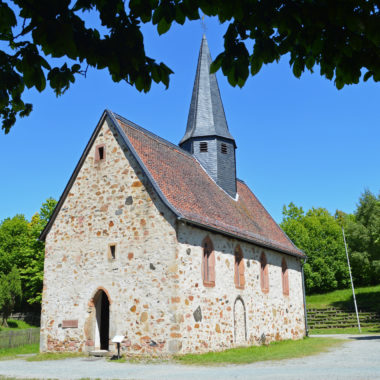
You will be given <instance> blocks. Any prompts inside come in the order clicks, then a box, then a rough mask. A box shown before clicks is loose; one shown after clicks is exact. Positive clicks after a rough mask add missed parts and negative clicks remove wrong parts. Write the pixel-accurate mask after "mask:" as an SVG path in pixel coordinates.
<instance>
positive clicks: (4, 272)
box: [0, 198, 56, 305]
mask: <svg viewBox="0 0 380 380" xmlns="http://www.w3.org/2000/svg"><path fill="white" fill-rule="evenodd" d="M55 204H56V201H55V200H54V199H52V198H49V199H47V200H46V202H45V203H43V204H42V207H41V210H40V213H36V214H34V215H33V217H32V219H31V221H30V222H29V221H28V220H27V219H25V217H24V215H16V216H14V217H13V218H7V219H5V220H3V221H2V222H1V223H0V275H1V276H8V275H9V274H10V273H12V271H13V268H16V269H17V273H18V275H19V277H20V281H21V289H22V297H23V298H22V299H23V301H24V302H26V303H27V304H29V305H35V304H39V303H40V302H41V294H42V281H43V270H44V243H43V242H42V241H40V240H38V237H39V236H40V233H41V231H42V230H43V228H44V227H45V225H46V223H47V222H48V219H49V218H50V215H51V213H52V212H53V210H54V207H55ZM1 292H2V290H1V289H0V297H1Z"/></svg>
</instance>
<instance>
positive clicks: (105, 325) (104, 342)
mask: <svg viewBox="0 0 380 380" xmlns="http://www.w3.org/2000/svg"><path fill="white" fill-rule="evenodd" d="M101 302H102V303H101V305H102V306H101V307H102V308H101V312H100V313H101V314H100V349H101V350H108V341H109V327H110V303H109V301H108V297H107V295H106V294H105V293H104V292H102V301H101Z"/></svg>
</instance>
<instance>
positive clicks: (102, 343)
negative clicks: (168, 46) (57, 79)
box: [40, 36, 306, 356]
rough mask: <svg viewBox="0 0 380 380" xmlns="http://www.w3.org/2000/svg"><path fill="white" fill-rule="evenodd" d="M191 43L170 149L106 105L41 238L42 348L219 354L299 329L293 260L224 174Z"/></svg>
mask: <svg viewBox="0 0 380 380" xmlns="http://www.w3.org/2000/svg"><path fill="white" fill-rule="evenodd" d="M211 62H212V60H211V55H210V51H209V48H208V44H207V39H206V37H205V36H204V37H203V38H202V42H201V47H200V52H199V57H198V64H197V69H196V75H195V82H194V88H193V93H192V97H191V103H190V110H189V115H188V121H187V126H186V130H185V133H184V136H183V138H182V140H181V141H180V142H179V145H176V144H173V143H171V142H169V141H166V140H164V139H162V138H160V137H159V136H156V135H155V134H153V133H151V132H149V131H148V130H146V129H144V128H142V127H140V126H139V125H137V124H135V123H133V122H131V121H129V120H127V119H125V118H124V117H122V116H120V115H118V114H116V113H114V112H112V111H110V110H105V111H104V112H103V114H102V116H101V118H100V120H99V122H98V124H97V126H96V128H95V130H94V132H93V134H92V136H91V138H90V140H89V142H88V144H87V146H86V148H85V150H84V152H83V154H82V156H81V158H80V160H79V162H78V164H77V166H76V168H75V170H74V172H73V174H72V176H71V178H70V180H69V182H68V183H67V186H66V188H65V189H64V191H63V194H62V196H61V198H60V199H59V202H58V204H57V206H56V209H55V210H54V213H53V215H52V217H51V219H50V221H49V223H48V224H47V226H46V228H45V229H44V231H43V232H42V234H41V239H43V240H44V241H45V247H46V248H45V267H44V284H43V296H42V312H41V344H40V349H41V351H96V350H104V351H110V352H113V351H114V350H115V347H116V345H115V343H114V342H113V338H114V337H115V336H119V337H122V338H121V349H122V351H123V352H125V353H126V354H129V355H142V354H143V355H162V356H165V355H171V354H182V353H198V352H205V351H218V350H223V349H227V348H231V347H236V346H244V345H258V344H262V343H268V342H270V341H275V340H283V339H300V338H302V337H303V336H304V335H305V295H304V281H303V263H304V260H305V258H306V257H305V255H304V253H303V252H302V251H300V250H299V249H298V248H297V247H296V246H295V245H294V244H293V243H292V242H291V241H290V239H289V238H288V237H287V236H286V235H285V233H284V232H283V231H282V230H281V228H280V227H279V226H278V225H277V224H276V222H275V221H274V220H273V219H272V217H271V216H270V215H269V214H268V212H267V211H266V210H265V208H264V207H263V205H262V204H261V203H260V201H259V200H258V199H257V198H256V196H255V195H254V194H253V192H252V191H251V190H250V189H249V187H248V186H247V184H246V183H245V182H244V181H242V180H240V179H238V178H237V177H236V156H235V150H236V147H237V145H236V142H235V139H234V137H233V136H232V135H231V133H230V131H229V128H228V125H227V121H226V116H225V113H224V108H223V104H222V100H221V95H220V92H219V87H218V83H217V78H216V76H215V74H210V64H211Z"/></svg>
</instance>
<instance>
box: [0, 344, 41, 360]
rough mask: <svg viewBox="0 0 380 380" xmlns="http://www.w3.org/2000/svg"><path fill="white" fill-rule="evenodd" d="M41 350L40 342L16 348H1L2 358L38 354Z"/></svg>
mask: <svg viewBox="0 0 380 380" xmlns="http://www.w3.org/2000/svg"><path fill="white" fill-rule="evenodd" d="M39 350H40V345H39V344H38V343H36V344H26V345H25V346H20V347H14V348H0V360H6V359H15V358H16V357H17V356H16V355H25V354H36V353H38V352H39Z"/></svg>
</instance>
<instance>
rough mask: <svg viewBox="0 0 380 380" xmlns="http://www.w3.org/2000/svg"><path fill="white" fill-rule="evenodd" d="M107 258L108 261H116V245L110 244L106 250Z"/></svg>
mask: <svg viewBox="0 0 380 380" xmlns="http://www.w3.org/2000/svg"><path fill="white" fill-rule="evenodd" d="M108 258H109V259H110V260H115V259H116V244H110V245H109V248H108Z"/></svg>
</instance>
